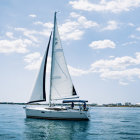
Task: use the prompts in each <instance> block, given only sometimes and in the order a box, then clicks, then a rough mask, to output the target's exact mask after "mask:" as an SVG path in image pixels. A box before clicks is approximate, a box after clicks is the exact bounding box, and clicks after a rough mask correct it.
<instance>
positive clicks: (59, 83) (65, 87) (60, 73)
mask: <svg viewBox="0 0 140 140" xmlns="http://www.w3.org/2000/svg"><path fill="white" fill-rule="evenodd" d="M73 93H74V94H73ZM73 95H76V92H75V89H74V87H73V84H72V80H71V77H70V74H69V71H68V68H67V64H66V61H65V57H64V53H63V49H62V46H61V41H60V37H59V33H58V28H57V22H56V13H55V19H54V32H53V43H52V62H51V76H50V100H55V99H62V98H65V97H70V96H73Z"/></svg>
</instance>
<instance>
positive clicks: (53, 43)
mask: <svg viewBox="0 0 140 140" xmlns="http://www.w3.org/2000/svg"><path fill="white" fill-rule="evenodd" d="M56 14H57V12H55V13H54V27H53V42H52V57H51V58H52V59H51V72H50V94H49V106H51V86H52V63H53V50H54V45H55V28H56Z"/></svg>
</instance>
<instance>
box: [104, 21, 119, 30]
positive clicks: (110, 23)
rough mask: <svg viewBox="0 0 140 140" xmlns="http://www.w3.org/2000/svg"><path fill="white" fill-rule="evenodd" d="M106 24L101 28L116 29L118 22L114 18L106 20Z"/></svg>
mask: <svg viewBox="0 0 140 140" xmlns="http://www.w3.org/2000/svg"><path fill="white" fill-rule="evenodd" d="M107 24H108V25H107V26H106V27H104V28H103V29H102V30H103V31H104V30H116V29H118V28H119V26H118V23H117V22H116V21H114V20H111V21H108V23H107Z"/></svg>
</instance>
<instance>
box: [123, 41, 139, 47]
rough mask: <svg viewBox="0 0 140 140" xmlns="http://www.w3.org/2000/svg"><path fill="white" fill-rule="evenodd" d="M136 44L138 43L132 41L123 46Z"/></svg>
mask: <svg viewBox="0 0 140 140" xmlns="http://www.w3.org/2000/svg"><path fill="white" fill-rule="evenodd" d="M136 43H137V42H136V41H130V42H126V43H123V44H122V46H128V45H132V44H136Z"/></svg>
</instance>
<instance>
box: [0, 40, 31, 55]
mask: <svg viewBox="0 0 140 140" xmlns="http://www.w3.org/2000/svg"><path fill="white" fill-rule="evenodd" d="M28 45H32V41H31V40H28V39H15V40H0V53H13V52H16V53H26V52H28V51H29V50H28V49H27V46H28Z"/></svg>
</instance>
